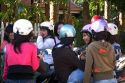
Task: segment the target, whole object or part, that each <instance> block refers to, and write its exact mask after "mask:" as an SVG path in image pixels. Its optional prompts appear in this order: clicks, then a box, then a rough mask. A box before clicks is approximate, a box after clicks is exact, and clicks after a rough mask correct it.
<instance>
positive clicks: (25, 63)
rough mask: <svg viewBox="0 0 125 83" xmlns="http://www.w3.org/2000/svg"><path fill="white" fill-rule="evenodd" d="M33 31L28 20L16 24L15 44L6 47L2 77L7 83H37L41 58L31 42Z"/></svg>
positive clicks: (14, 29) (20, 20)
mask: <svg viewBox="0 0 125 83" xmlns="http://www.w3.org/2000/svg"><path fill="white" fill-rule="evenodd" d="M32 31H33V26H32V24H31V22H30V21H28V20H26V19H19V20H17V21H16V22H15V23H14V26H13V32H14V40H13V43H10V44H8V45H6V55H5V63H4V73H3V76H2V78H3V80H5V83H35V80H34V79H33V76H34V72H35V71H36V70H37V69H38V67H39V58H38V57H37V47H36V46H35V45H34V43H32V42H30V38H31V37H32ZM27 48H28V49H27Z"/></svg>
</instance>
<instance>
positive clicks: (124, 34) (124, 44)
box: [119, 28, 125, 53]
mask: <svg viewBox="0 0 125 83" xmlns="http://www.w3.org/2000/svg"><path fill="white" fill-rule="evenodd" d="M119 42H120V45H121V49H122V52H123V53H125V30H124V29H123V28H121V29H120V30H119Z"/></svg>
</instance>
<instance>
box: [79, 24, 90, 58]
mask: <svg viewBox="0 0 125 83" xmlns="http://www.w3.org/2000/svg"><path fill="white" fill-rule="evenodd" d="M81 33H82V37H83V41H84V42H85V45H84V46H82V47H81V48H80V49H79V54H80V56H79V58H80V60H85V50H86V48H87V46H88V45H89V44H90V43H91V42H92V30H91V24H87V25H85V26H84V27H83V28H82V30H81Z"/></svg>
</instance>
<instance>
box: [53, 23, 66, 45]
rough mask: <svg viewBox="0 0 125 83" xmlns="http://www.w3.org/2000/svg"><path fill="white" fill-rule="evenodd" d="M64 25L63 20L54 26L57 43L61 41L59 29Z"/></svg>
mask: <svg viewBox="0 0 125 83" xmlns="http://www.w3.org/2000/svg"><path fill="white" fill-rule="evenodd" d="M63 25H64V23H63V22H57V23H56V24H55V26H54V34H55V41H56V44H58V43H60V38H59V31H60V29H61V27H62V26H63Z"/></svg>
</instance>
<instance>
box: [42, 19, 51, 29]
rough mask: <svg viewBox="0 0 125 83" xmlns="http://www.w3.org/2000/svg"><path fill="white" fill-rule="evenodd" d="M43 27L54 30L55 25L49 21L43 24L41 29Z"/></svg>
mask: <svg viewBox="0 0 125 83" xmlns="http://www.w3.org/2000/svg"><path fill="white" fill-rule="evenodd" d="M42 27H44V28H45V27H46V28H47V29H49V30H53V25H52V24H51V23H50V22H49V21H45V22H42V23H41V24H40V28H42Z"/></svg>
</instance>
